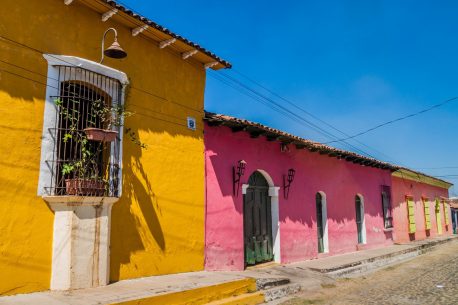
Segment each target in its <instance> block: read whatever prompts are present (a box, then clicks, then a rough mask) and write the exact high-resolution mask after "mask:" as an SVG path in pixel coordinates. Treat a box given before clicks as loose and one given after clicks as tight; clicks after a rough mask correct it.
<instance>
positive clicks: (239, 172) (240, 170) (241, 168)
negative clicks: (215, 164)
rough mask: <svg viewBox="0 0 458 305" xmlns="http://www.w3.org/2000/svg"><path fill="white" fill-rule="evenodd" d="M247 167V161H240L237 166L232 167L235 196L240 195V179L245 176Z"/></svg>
mask: <svg viewBox="0 0 458 305" xmlns="http://www.w3.org/2000/svg"><path fill="white" fill-rule="evenodd" d="M245 167H246V162H245V160H239V161H238V162H237V166H233V167H232V182H233V183H232V192H233V193H234V195H235V196H238V195H239V188H240V177H242V176H243V175H244V174H245Z"/></svg>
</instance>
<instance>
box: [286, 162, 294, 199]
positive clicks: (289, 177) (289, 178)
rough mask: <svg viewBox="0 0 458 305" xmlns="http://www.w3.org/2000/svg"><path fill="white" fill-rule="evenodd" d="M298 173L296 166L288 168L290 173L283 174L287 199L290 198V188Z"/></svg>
mask: <svg viewBox="0 0 458 305" xmlns="http://www.w3.org/2000/svg"><path fill="white" fill-rule="evenodd" d="M295 175H296V171H295V170H294V168H290V169H288V175H287V176H285V175H283V196H284V197H285V199H288V196H289V188H290V187H291V183H292V182H293V180H294V176H295Z"/></svg>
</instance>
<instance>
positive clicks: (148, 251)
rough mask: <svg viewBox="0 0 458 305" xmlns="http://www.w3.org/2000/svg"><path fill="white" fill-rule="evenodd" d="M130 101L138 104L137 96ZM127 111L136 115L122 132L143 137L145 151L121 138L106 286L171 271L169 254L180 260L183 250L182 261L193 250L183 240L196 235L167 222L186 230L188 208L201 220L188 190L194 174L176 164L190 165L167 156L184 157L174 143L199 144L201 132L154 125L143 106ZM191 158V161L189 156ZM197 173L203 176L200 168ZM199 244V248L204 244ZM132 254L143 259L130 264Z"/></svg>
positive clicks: (189, 217) (189, 242)
mask: <svg viewBox="0 0 458 305" xmlns="http://www.w3.org/2000/svg"><path fill="white" fill-rule="evenodd" d="M134 99H135V100H136V101H137V103H138V97H137V98H135V97H134ZM131 100H132V98H131V97H129V98H128V99H127V105H128V108H129V107H130V106H129V101H131ZM130 109H131V110H132V111H136V110H138V113H137V114H135V115H134V116H132V117H131V118H128V120H127V122H126V127H125V128H129V129H130V131H132V132H134V133H135V134H136V135H137V136H138V135H139V133H141V134H142V135H145V139H141V140H142V142H144V143H145V144H146V145H147V146H148V148H146V149H142V148H141V147H140V146H139V145H137V144H135V143H134V142H133V141H131V140H130V139H129V137H128V136H127V135H125V136H124V144H123V193H122V196H121V199H120V201H119V202H117V203H116V204H115V205H114V206H113V210H112V223H111V258H110V260H111V261H110V268H111V269H110V281H118V280H121V279H124V278H126V276H127V278H131V277H138V276H147V275H154V274H162V273H168V272H169V271H170V272H174V271H175V270H176V269H177V268H178V267H179V264H180V263H178V262H177V261H176V264H175V266H169V265H167V266H165V264H168V263H166V261H170V258H169V254H170V253H172V254H171V255H179V252H180V251H183V256H185V255H187V254H188V253H189V251H193V250H192V249H191V250H189V249H190V245H192V242H194V240H193V239H190V240H188V239H187V237H188V236H192V237H193V238H195V236H194V235H192V234H194V233H189V232H184V231H183V228H182V227H179V226H176V225H174V224H172V222H173V221H180V219H183V220H188V221H189V223H188V225H191V222H192V220H193V217H194V216H193V215H192V214H191V213H192V210H190V209H198V210H199V209H200V210H199V211H201V214H202V217H203V214H204V212H203V203H200V197H199V200H198V199H196V198H195V197H194V196H192V195H191V194H193V193H192V192H194V193H195V192H196V190H193V189H191V188H192V187H193V186H194V184H192V183H191V184H190V183H189V182H193V181H196V180H197V178H196V177H197V176H198V175H199V174H198V171H197V170H195V169H193V168H191V169H187V170H188V171H191V173H189V172H186V169H184V168H183V167H182V166H180V162H181V161H182V162H184V164H185V166H186V167H188V166H190V164H189V163H188V162H189V160H186V158H183V160H177V159H175V158H178V157H177V156H176V155H171V154H170V153H168V152H169V150H172V151H174V152H175V153H178V154H180V155H181V154H183V153H185V154H186V153H187V152H189V150H187V148H186V145H185V144H183V145H182V146H183V147H184V148H183V147H178V146H177V145H178V144H177V142H178V143H181V142H182V141H183V142H186V143H188V142H189V141H195V140H197V141H202V133H201V132H199V131H197V132H193V131H190V130H188V129H187V128H186V126H182V125H181V124H180V127H179V128H177V127H173V128H172V127H170V124H175V123H174V122H172V121H168V122H162V121H160V120H157V118H156V117H152V116H150V115H149V114H148V113H147V112H145V110H144V109H143V107H139V106H137V105H134V106H132V107H130ZM140 109H141V113H140ZM170 112H171V111H170ZM193 143H194V142H193ZM190 155H192V156H194V153H190ZM195 156H196V157H199V158H201V159H202V160H201V163H202V164H203V152H202V151H201V150H200V153H199V154H195ZM191 167H192V166H191ZM199 167H200V165H199ZM201 171H202V172H203V166H202V169H201ZM199 177H200V176H199ZM186 179H188V180H189V181H188V183H186V182H185V180H186ZM203 179H204V178H203V177H200V178H199V183H201V184H202V190H201V193H202V200H203V192H204V189H203ZM179 182H183V183H181V184H180V183H179ZM194 187H195V186H194ZM177 189H178V191H177ZM173 191H175V192H180V193H179V194H177V193H175V192H173ZM183 194H186V195H187V196H185V199H181V198H182V197H183V196H182V195H183ZM164 207H166V208H165V209H164ZM180 222H181V223H184V222H186V221H180ZM171 230H172V231H171ZM202 230H203V224H202ZM188 231H192V232H194V231H193V230H188ZM200 243H201V244H203V240H202V241H200ZM137 252H143V253H144V254H139V256H136V258H135V259H134V260H133V255H134V254H135V253H137ZM166 253H167V255H166ZM147 257H149V259H148V258H147ZM145 259H146V260H145ZM190 259H191V258H190ZM192 259H194V258H192ZM202 261H203V255H202ZM163 262H164V263H163ZM137 264H138V265H137ZM141 264H142V265H141ZM144 264H148V266H145V265H144ZM161 264H162V265H161ZM188 265H192V264H191V263H189V264H188ZM202 266H203V263H202ZM183 268H184V269H183V271H189V270H187V269H186V268H187V267H183Z"/></svg>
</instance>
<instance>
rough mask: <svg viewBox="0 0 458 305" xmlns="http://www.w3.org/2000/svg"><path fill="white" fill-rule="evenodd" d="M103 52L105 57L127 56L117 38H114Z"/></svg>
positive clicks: (117, 57) (118, 57)
mask: <svg viewBox="0 0 458 305" xmlns="http://www.w3.org/2000/svg"><path fill="white" fill-rule="evenodd" d="M103 54H105V56H106V57H110V58H116V59H120V58H124V57H126V56H127V53H126V51H124V50H123V49H122V48H121V46H120V45H119V43H118V41H117V40H115V41H114V42H113V44H112V45H111V46H109V47H108V48H107V49H105V50H104V51H103Z"/></svg>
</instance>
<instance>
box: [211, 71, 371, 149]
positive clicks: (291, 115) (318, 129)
mask: <svg viewBox="0 0 458 305" xmlns="http://www.w3.org/2000/svg"><path fill="white" fill-rule="evenodd" d="M212 74H213V75H212ZM209 75H210V76H212V77H214V78H215V79H218V78H217V77H215V75H214V73H213V72H212V73H211V74H209ZM218 76H220V77H221V76H222V77H225V78H226V79H227V80H228V81H230V82H232V83H235V84H236V85H237V86H238V87H241V88H242V89H244V90H246V91H248V92H250V93H251V94H254V95H255V96H257V97H258V99H255V100H257V101H259V98H261V99H262V100H263V101H265V102H267V103H268V104H266V105H267V106H269V107H270V108H272V109H274V110H275V111H277V112H280V111H278V110H279V109H280V110H281V112H280V113H282V114H283V115H285V116H287V117H288V118H294V121H296V122H298V120H299V121H300V124H302V125H304V124H306V125H305V126H307V127H309V128H312V129H313V130H315V131H316V132H318V133H320V134H322V135H325V136H326V137H328V138H330V139H337V137H336V136H335V135H333V134H332V133H330V132H328V131H326V130H324V129H323V128H321V127H319V126H318V125H316V124H314V123H312V122H310V121H309V120H307V119H305V118H304V117H301V116H299V115H298V114H296V113H294V112H292V111H291V110H289V109H287V108H285V107H284V106H282V105H280V104H279V103H277V102H276V101H274V100H272V99H271V98H269V97H267V96H265V95H264V94H262V93H259V92H258V91H256V90H255V89H252V88H250V87H249V86H248V85H246V84H244V83H242V82H241V81H240V80H237V79H235V78H233V77H230V76H228V75H224V74H220V75H218ZM218 80H221V79H218ZM228 81H226V82H225V84H226V85H227V84H228ZM231 87H232V88H233V89H235V90H237V91H239V92H241V91H240V90H239V88H237V87H234V86H233V85H232V86H231ZM242 93H244V92H242ZM244 94H245V93H244ZM249 96H250V95H249ZM250 97H252V96H250ZM265 102H264V104H265ZM343 144H344V145H345V146H348V147H351V149H353V150H354V151H357V152H359V153H360V154H363V155H366V156H369V157H372V158H375V157H374V156H372V155H371V154H369V153H368V152H365V151H363V150H362V149H359V148H357V147H355V146H353V145H351V144H350V143H346V142H344V143H343Z"/></svg>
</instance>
